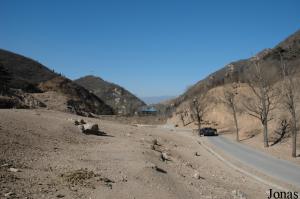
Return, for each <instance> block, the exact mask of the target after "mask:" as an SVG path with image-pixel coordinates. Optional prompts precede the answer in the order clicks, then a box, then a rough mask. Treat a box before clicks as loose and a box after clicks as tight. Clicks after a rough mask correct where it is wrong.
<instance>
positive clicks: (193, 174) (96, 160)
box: [0, 110, 270, 199]
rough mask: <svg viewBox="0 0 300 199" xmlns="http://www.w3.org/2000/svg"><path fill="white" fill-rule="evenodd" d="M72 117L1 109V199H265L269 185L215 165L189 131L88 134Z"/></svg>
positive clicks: (110, 129) (122, 129)
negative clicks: (82, 130)
mask: <svg viewBox="0 0 300 199" xmlns="http://www.w3.org/2000/svg"><path fill="white" fill-rule="evenodd" d="M74 119H81V117H79V116H75V115H70V114H66V113H61V112H55V111H49V110H0V146H1V148H0V198H1V199H3V198H24V199H25V198H27V199H30V198H34V199H41V198H49V199H50V198H51V199H53V198H66V199H76V198H82V199H89V198H90V199H98V198H99V199H100V198H112V199H115V198H128V199H129V198H130V199H133V198H136V199H139V198H161V199H168V198H180V199H183V198H195V199H196V198H197V199H199V198H200V199H201V198H203V199H205V198H207V199H218V198H220V199H226V198H228V199H229V198H248V199H249V198H253V199H257V198H261V199H263V198H267V197H266V195H265V193H266V191H267V190H268V189H269V188H270V187H267V186H265V185H262V184H260V183H259V182H257V181H255V180H253V179H251V178H249V177H247V176H244V175H243V174H241V173H239V172H237V171H235V170H233V169H232V168H230V167H228V166H227V165H225V164H224V163H223V162H221V161H219V160H218V159H217V158H215V157H214V156H213V155H212V154H211V153H209V152H208V151H206V150H205V149H204V148H203V147H202V146H201V145H199V143H198V142H197V140H196V139H198V138H196V135H192V133H191V132H184V131H175V130H172V129H162V128H153V127H147V126H145V127H141V126H133V125H124V124H119V123H116V122H112V121H104V120H99V119H91V118H82V119H84V120H85V121H88V122H94V123H97V124H99V127H100V131H102V132H104V133H105V136H104V135H103V136H97V135H85V134H83V133H82V132H81V131H80V130H79V129H78V127H77V126H75V125H74ZM187 135H188V136H187ZM166 159H168V160H166ZM163 160H165V161H163ZM14 169H17V170H18V172H16V171H17V170H14Z"/></svg>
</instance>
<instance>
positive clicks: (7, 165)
mask: <svg viewBox="0 0 300 199" xmlns="http://www.w3.org/2000/svg"><path fill="white" fill-rule="evenodd" d="M9 166H11V165H10V164H8V163H6V164H2V165H1V166H0V168H2V167H9Z"/></svg>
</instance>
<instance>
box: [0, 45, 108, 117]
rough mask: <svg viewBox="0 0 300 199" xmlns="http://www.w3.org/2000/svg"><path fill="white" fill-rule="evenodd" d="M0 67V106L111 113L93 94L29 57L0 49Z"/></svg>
mask: <svg viewBox="0 0 300 199" xmlns="http://www.w3.org/2000/svg"><path fill="white" fill-rule="evenodd" d="M0 68H1V70H0V71H2V72H1V74H0V78H1V77H2V78H4V77H5V78H6V84H7V85H6V87H7V89H5V90H6V93H3V92H2V93H0V94H2V95H3V94H4V95H6V96H5V97H2V98H1V99H2V100H0V101H1V102H0V106H1V107H6V108H12V107H17V108H18V107H20V108H36V107H41V106H42V107H44V106H47V107H48V108H51V109H54V110H61V111H68V112H73V113H76V114H79V115H86V116H88V115H91V114H93V113H94V114H113V110H112V108H111V107H110V106H108V105H106V104H105V103H104V102H103V101H102V100H101V99H99V98H98V97H97V96H95V95H94V94H93V93H90V92H89V91H88V90H86V89H85V88H83V87H81V86H79V85H77V84H76V83H74V82H73V81H71V80H69V79H68V78H66V77H63V76H61V75H59V74H57V73H55V72H54V71H52V70H50V69H49V68H47V67H46V66H44V65H42V64H40V63H38V62H37V61H34V60H32V59H30V58H27V57H24V56H22V55H18V54H15V53H12V52H9V51H6V50H0ZM8 76H9V78H7V77H8ZM8 80H9V81H8ZM2 90H3V89H2Z"/></svg>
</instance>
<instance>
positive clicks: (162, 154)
mask: <svg viewBox="0 0 300 199" xmlns="http://www.w3.org/2000/svg"><path fill="white" fill-rule="evenodd" d="M160 157H161V160H162V161H164V162H165V161H170V157H169V156H168V154H167V153H166V152H163V153H161V156H160Z"/></svg>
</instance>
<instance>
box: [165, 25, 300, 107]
mask: <svg viewBox="0 0 300 199" xmlns="http://www.w3.org/2000/svg"><path fill="white" fill-rule="evenodd" d="M280 54H281V56H282V58H283V60H284V61H285V62H286V64H287V67H289V68H293V70H294V72H295V73H298V72H300V67H299V66H300V30H298V31H297V32H295V33H294V34H292V35H291V36H289V37H288V38H287V39H285V40H284V41H282V42H281V43H279V44H278V45H277V46H275V47H274V48H272V49H265V50H263V51H261V52H259V53H258V54H257V55H256V56H258V57H260V60H261V65H262V66H263V68H264V70H266V71H268V75H269V77H270V78H271V81H272V82H273V83H275V82H277V81H278V80H280V78H281V73H280ZM251 59H252V58H249V59H244V60H239V61H234V62H232V63H229V64H227V65H226V66H224V67H223V68H221V69H220V70H218V71H216V72H214V73H212V74H210V75H209V76H208V77H206V78H205V79H203V80H201V81H199V82H198V83H196V84H195V85H193V86H192V87H190V88H189V89H188V90H187V91H186V92H185V93H184V94H182V95H181V96H180V97H178V98H176V99H175V100H172V101H171V102H170V103H173V104H174V105H175V106H179V105H180V104H181V103H183V102H185V101H188V100H191V99H193V98H195V97H197V96H199V94H201V93H202V92H206V91H207V90H209V89H212V88H215V87H218V86H222V85H224V84H226V83H230V82H242V83H245V82H246V80H247V76H248V74H251V73H252V70H253V62H252V60H251Z"/></svg>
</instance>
